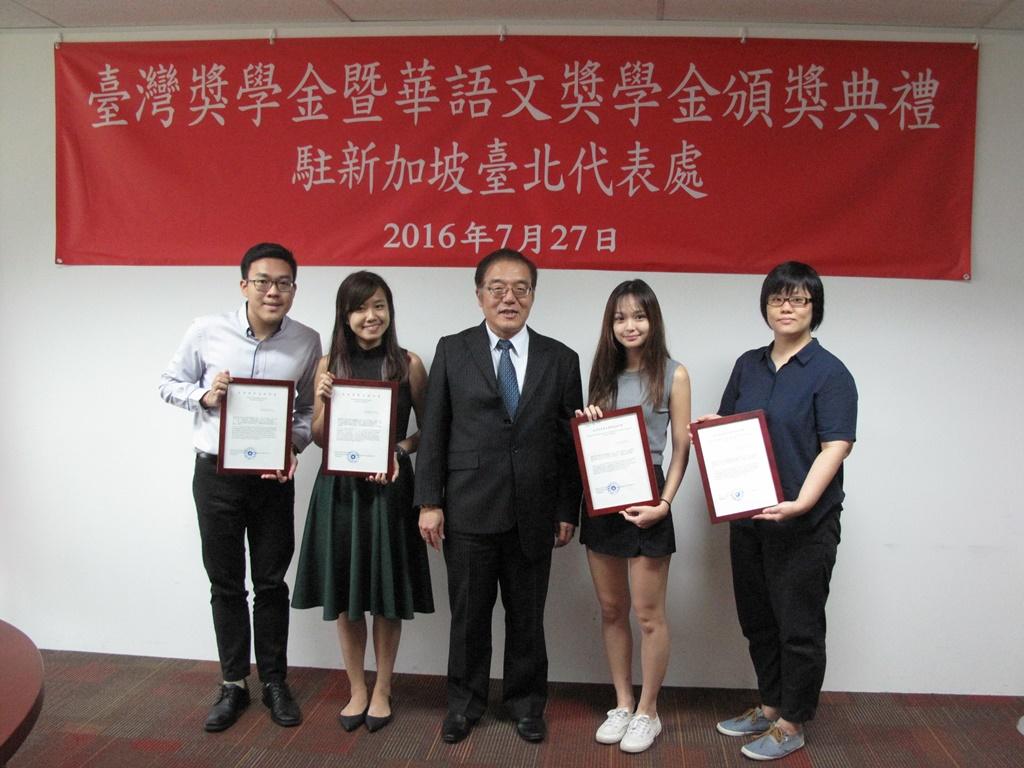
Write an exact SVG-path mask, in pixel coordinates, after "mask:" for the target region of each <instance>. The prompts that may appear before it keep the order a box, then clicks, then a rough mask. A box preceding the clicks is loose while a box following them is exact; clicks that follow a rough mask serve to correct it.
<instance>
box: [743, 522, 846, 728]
mask: <svg viewBox="0 0 1024 768" xmlns="http://www.w3.org/2000/svg"><path fill="white" fill-rule="evenodd" d="M838 546H839V512H838V510H836V511H833V512H830V513H828V514H827V515H825V517H824V518H823V519H822V520H821V521H820V522H819V523H818V525H817V526H815V527H813V528H806V529H805V528H799V527H791V528H786V527H782V526H778V525H776V524H775V523H770V522H766V523H760V524H756V525H753V526H750V525H736V524H734V525H732V526H730V535H729V549H730V553H731V555H732V581H733V590H734V592H735V595H736V611H737V613H738V614H739V620H740V627H741V628H742V629H743V635H744V637H746V638H747V641H748V642H749V644H750V658H751V661H753V662H754V671H755V672H756V673H757V687H758V690H759V691H760V694H761V703H762V704H766V705H768V706H769V707H775V708H778V709H779V710H780V711H781V712H782V717H784V718H785V719H786V720H789V721H790V722H793V723H803V722H806V721H808V720H811V719H813V718H814V712H815V709H816V708H817V706H818V695H819V694H820V693H821V684H822V681H823V680H824V679H825V602H826V600H828V590H829V581H830V579H831V578H832V567H833V566H834V565H835V562H836V549H837V547H838Z"/></svg>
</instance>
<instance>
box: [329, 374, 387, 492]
mask: <svg viewBox="0 0 1024 768" xmlns="http://www.w3.org/2000/svg"><path fill="white" fill-rule="evenodd" d="M338 387H348V388H352V389H386V390H389V391H390V393H391V403H390V407H389V414H390V415H389V417H388V445H387V452H388V459H387V470H386V471H387V475H388V477H389V478H390V477H392V476H393V475H394V474H395V445H396V443H397V442H398V441H397V439H396V436H395V426H396V424H395V422H396V421H397V419H398V382H397V381H379V380H375V379H339V378H335V379H334V384H333V385H332V388H331V394H332V397H331V399H330V400H328V401H327V402H326V403H324V444H323V459H322V460H321V462H320V471H321V472H323V474H325V475H347V476H350V477H373V476H374V475H375V474H377V473H376V472H368V471H366V470H360V469H342V468H339V467H337V466H335V467H332V466H330V465H331V425H332V421H331V407H332V404H333V400H334V397H333V394H334V390H335V389H336V388H338ZM349 456H350V461H351V463H352V464H353V465H356V464H358V461H359V458H360V457H359V453H358V452H357V451H354V450H353V451H352V453H351V454H349Z"/></svg>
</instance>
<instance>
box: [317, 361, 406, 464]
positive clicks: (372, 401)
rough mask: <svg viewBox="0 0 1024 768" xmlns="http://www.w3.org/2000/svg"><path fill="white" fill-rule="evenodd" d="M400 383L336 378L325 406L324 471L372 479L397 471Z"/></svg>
mask: <svg viewBox="0 0 1024 768" xmlns="http://www.w3.org/2000/svg"><path fill="white" fill-rule="evenodd" d="M397 414H398V382H397V381H362V380H360V379H335V380H334V386H333V387H332V388H331V399H330V400H328V401H327V404H326V405H325V406H324V425H325V429H326V431H327V436H326V439H325V441H324V455H323V464H322V467H321V469H322V471H323V473H324V474H326V475H356V476H360V477H369V476H370V475H376V474H378V473H380V472H384V473H386V474H387V475H388V476H390V475H391V474H392V473H393V472H394V471H395V421H396V419H397Z"/></svg>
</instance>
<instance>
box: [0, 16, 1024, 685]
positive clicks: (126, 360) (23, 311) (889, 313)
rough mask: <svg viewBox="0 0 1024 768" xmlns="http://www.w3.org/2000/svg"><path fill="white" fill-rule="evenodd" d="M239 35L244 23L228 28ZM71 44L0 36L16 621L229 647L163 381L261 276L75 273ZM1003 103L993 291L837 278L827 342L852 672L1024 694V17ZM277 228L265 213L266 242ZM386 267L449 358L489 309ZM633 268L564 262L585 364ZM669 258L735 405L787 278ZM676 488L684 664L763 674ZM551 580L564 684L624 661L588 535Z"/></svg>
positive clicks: (838, 646)
mask: <svg viewBox="0 0 1024 768" xmlns="http://www.w3.org/2000/svg"><path fill="white" fill-rule="evenodd" d="M672 29H673V30H675V32H677V33H686V32H687V30H686V29H685V28H672ZM388 31H389V30H386V29H384V30H378V31H377V33H378V34H381V33H387V32H388ZM390 31H391V32H394V31H395V30H394V29H392V30H390ZM549 31H550V30H549ZM571 31H572V30H569V29H567V30H566V32H571ZM594 31H598V32H600V31H604V32H609V33H612V34H623V33H629V34H636V33H637V30H635V29H630V30H625V29H624V28H623V29H618V28H607V29H602V30H594ZM656 31H657V32H658V33H659V34H665V33H666V27H658V28H657V30H656ZM640 32H643V30H640ZM650 32H651V33H654V32H655V30H654V29H653V28H652V29H651V30H650ZM690 32H697V33H707V30H706V29H691V30H690ZM320 33H323V30H320ZM724 33H726V34H731V31H725V32H724ZM754 33H755V30H751V34H754ZM161 34H163V36H164V37H173V36H174V33H170V34H168V33H161ZM229 34H230V35H231V36H238V34H239V31H238V30H235V31H231V32H229V33H226V32H225V31H223V30H207V31H206V35H207V36H214V37H216V36H228V35H229ZM772 34H774V35H776V36H786V35H791V36H793V35H799V36H811V37H814V36H835V35H838V34H840V33H839V32H835V33H833V32H830V31H828V30H814V29H808V28H800V29H797V28H793V29H775V30H772ZM841 34H843V35H845V36H849V37H860V38H879V37H886V38H888V39H915V37H914V36H913V33H910V32H900V33H893V32H892V31H872V30H850V29H846V30H843V31H842V32H841ZM102 36H103V38H104V39H113V38H118V37H120V38H121V39H126V38H128V37H136V38H137V37H141V36H142V35H140V34H139V33H137V32H136V33H132V34H131V35H128V34H122V33H119V32H110V33H102ZM100 37H101V34H99V33H95V32H90V33H89V34H88V35H86V34H85V33H83V34H81V35H77V36H75V39H86V40H89V39H100ZM916 39H924V38H923V36H918V37H917V38H916ZM929 39H950V40H954V39H957V38H956V36H951V35H946V36H945V37H943V36H937V35H932V36H930V38H929ZM959 39H960V40H963V39H964V38H963V36H961V37H960V38H959ZM53 41H54V36H53V35H52V33H45V34H44V33H36V32H25V33H2V34H0V105H2V106H0V354H2V359H3V375H2V384H0V387H2V388H0V393H2V397H0V417H2V421H0V423H2V424H3V426H4V440H3V441H2V446H0V479H2V483H0V509H2V512H0V617H2V618H3V619H6V620H8V621H11V622H13V623H14V624H16V625H18V626H20V627H22V628H23V629H24V630H25V631H26V632H28V634H29V635H30V636H32V637H33V638H34V640H35V641H36V643H37V644H39V645H40V646H41V647H45V648H55V649H76V650H86V651H102V652H113V653H129V654H144V655H157V656H174V657H191V658H213V657H214V656H215V645H214V639H213V632H212V627H211V622H210V618H209V608H208V585H207V582H206V577H205V574H204V572H203V569H202V565H201V563H200V556H199V540H198V533H197V530H196V523H195V512H194V507H193V504H192V499H191V493H190V479H191V452H190V450H189V445H190V441H189V435H190V426H189V421H190V420H189V417H188V416H187V415H186V414H185V413H184V412H182V411H179V410H176V409H173V408H171V407H169V406H167V405H164V404H163V403H162V402H161V401H160V400H159V398H158V397H157V393H156V383H157V379H158V376H159V374H160V371H161V370H162V369H163V367H164V365H165V364H166V362H167V360H168V359H169V357H170V354H171V352H172V351H173V349H174V348H175V346H176V345H177V343H178V341H179V339H180V336H181V334H182V333H183V332H184V330H185V327H186V325H187V324H188V322H189V320H190V319H191V318H192V317H194V316H196V315H199V314H203V313H207V312H211V311H219V310H222V309H226V308H231V307H233V306H235V304H236V302H237V301H238V299H239V297H238V290H237V288H236V285H237V280H238V276H237V271H236V269H235V268H185V267H163V268H141V267H128V268H114V267H79V268H58V267H56V266H54V263H53V258H54V191H53V189H54V181H53V179H54V127H53V121H54V115H53V64H52V61H53V58H52V44H53ZM978 101H979V113H978V136H977V174H976V181H975V216H974V245H975V250H974V254H975V255H974V268H973V273H974V280H973V282H971V283H969V284H958V283H948V282H934V281H908V280H882V279H854V278H829V279H827V280H826V289H827V294H828V311H827V315H826V321H825V323H824V325H823V326H822V328H821V329H820V332H819V334H818V335H819V338H821V340H822V341H823V343H824V344H825V345H826V346H828V347H829V348H830V349H832V350H833V351H835V352H836V353H837V354H839V356H840V357H841V358H842V359H843V360H844V361H845V362H846V363H847V365H848V366H849V368H850V369H851V370H852V371H853V373H854V375H855V376H856V379H857V383H858V386H859V389H860V397H861V400H860V429H859V438H860V439H859V441H858V444H857V447H856V450H855V451H854V452H853V455H852V457H851V458H850V459H849V461H848V462H847V474H846V488H847V492H848V504H847V509H846V511H845V512H844V514H843V543H842V546H841V547H840V552H839V561H838V565H837V567H836V571H835V574H834V578H833V592H832V600H831V602H830V604H829V620H830V625H831V626H830V628H829V641H830V648H829V656H830V666H829V671H828V676H827V678H826V681H825V684H826V688H828V689H842V690H887V691H920V692H954V693H986V694H1012V695H1021V694H1024V665H1022V664H1021V648H1024V621H1022V615H1021V608H1022V605H1024V600H1022V597H1024V586H1022V585H1024V557H1022V554H1024V547H1022V545H1024V522H1022V521H1024V504H1021V503H1020V501H1019V500H1018V496H1019V486H1018V482H1019V477H1020V474H1019V473H1020V472H1021V467H1022V466H1024V450H1022V448H1021V441H1020V439H1019V435H1020V433H1021V431H1022V430H1024V405H1022V403H1024V398H1022V396H1021V382H1022V381H1024V355H1022V352H1024V348H1022V346H1024V345H1022V342H1021V340H1020V339H1021V328H1022V327H1024V322H1022V321H1024V318H1022V317H1021V315H1022V309H1021V307H1022V305H1024V302H1022V300H1021V294H1022V291H1024V259H1022V257H1021V244H1022V243H1024V231H1022V223H1021V222H1022V220H1024V215H1022V214H1024V210H1022V205H1021V202H1022V200H1024V193H1022V189H1021V182H1020V180H1021V179H1022V178H1024V152H1022V151H1021V146H1020V135H1021V134H1020V131H1021V126H1022V125H1024V36H1022V35H1019V34H991V35H982V37H981V73H980V83H979V100H978ZM126 170H127V169H126ZM125 182H126V183H131V177H130V174H129V175H126V178H125ZM935 183H937V184H941V183H943V180H942V179H936V180H935ZM271 235H272V233H264V232H261V231H260V230H259V227H258V225H257V224H256V223H254V227H253V241H254V242H255V241H257V240H260V239H264V237H269V236H271ZM299 258H300V262H301V254H299ZM348 269H349V268H340V267H339V268H326V267H325V268H306V269H300V272H299V282H300V285H301V289H300V291H299V293H298V296H297V298H296V303H295V307H294V311H293V315H294V316H295V317H296V318H297V319H299V320H301V321H303V322H305V323H307V324H309V325H312V326H313V327H315V328H317V329H319V330H320V331H321V333H322V334H323V335H324V336H327V335H328V334H329V333H330V328H331V323H332V319H333V318H332V304H333V294H334V291H335V289H336V287H337V284H338V282H339V281H340V280H341V278H342V277H343V275H344V274H346V273H347V271H348ZM380 271H381V272H382V273H383V274H384V276H385V278H386V279H387V280H388V281H389V282H390V283H391V285H392V287H393V288H394V292H395V295H396V301H397V306H398V318H397V320H398V328H399V331H400V334H401V339H402V342H403V344H404V345H406V346H408V347H409V348H411V349H413V350H415V351H417V352H419V353H420V354H422V355H423V356H424V358H425V359H426V361H427V363H428V364H429V362H430V358H431V356H432V354H433V349H434V345H435V343H436V340H437V337H438V336H439V335H440V334H442V333H448V332H452V331H455V330H458V329H461V328H463V327H465V326H467V325H471V324H474V323H476V322H478V321H479V313H478V309H477V308H476V304H475V301H474V298H473V295H472V279H471V273H470V271H469V270H465V269H382V270H380ZM631 274H633V273H611V272H573V271H545V272H543V273H542V274H541V279H540V286H539V291H538V296H537V302H536V306H535V309H534V313H533V315H532V317H531V321H532V322H531V325H533V326H534V327H535V328H537V329H538V330H540V331H542V332H548V333H554V334H556V335H557V336H559V337H560V338H561V339H562V340H564V341H565V342H567V343H568V344H569V345H570V346H572V347H574V348H575V349H577V350H578V351H579V352H580V354H581V358H582V359H583V361H584V367H585V370H584V378H585V377H586V375H587V370H586V369H587V368H588V367H589V358H590V356H591V354H592V351H593V344H594V341H595V337H596V332H597V328H598V323H599V316H600V311H601V308H602V306H603V303H604V299H605V297H606V296H607V293H608V291H609V290H610V289H611V288H612V286H614V285H615V284H616V283H617V282H619V281H620V280H622V279H625V277H626V276H628V275H631ZM645 277H646V278H647V279H648V280H649V281H650V282H651V283H652V284H653V285H654V287H655V289H656V290H657V292H658V294H659V296H660V297H661V301H662V304H663V307H664V310H665V314H666V317H667V321H668V327H669V331H670V346H671V349H672V351H673V353H674V354H675V356H676V357H678V358H679V359H681V360H682V361H683V362H685V363H686V364H687V365H688V367H689V369H690V372H691V376H692V379H693V402H694V409H695V411H696V412H697V413H701V412H706V411H710V410H713V409H714V407H715V406H716V405H717V402H718V398H719V396H720V394H721V389H722V387H723V386H724V384H725V380H726V378H727V376H728V373H729V370H730V368H731V365H732V362H733V360H734V359H735V357H736V356H737V355H738V354H739V353H740V352H742V351H743V350H745V349H747V348H749V347H752V346H757V345H760V344H763V343H765V342H766V341H767V340H768V333H767V329H766V328H765V327H764V326H763V324H762V322H761V318H760V316H759V313H758V310H757V295H758V290H759V285H760V278H759V277H757V276H722V275H689V274H650V275H646V276H645ZM318 458H319V455H318V453H317V451H316V449H315V447H314V448H313V449H312V450H311V452H310V453H309V454H307V455H306V456H304V461H303V463H302V466H301V469H300V472H299V479H298V484H297V497H298V499H299V501H298V504H297V508H298V510H297V515H296V518H297V519H296V528H297V530H298V532H299V535H301V528H302V525H303V522H304V511H305V502H306V499H308V496H309V492H310V488H311V486H312V480H313V477H314V473H315V464H316V463H317V462H318ZM675 507H676V509H675V515H676V530H677V538H678V546H679V551H678V553H677V554H676V556H675V557H674V559H673V563H672V572H671V584H670V587H669V603H670V614H671V616H670V618H671V623H672V628H673V658H672V664H671V668H670V670H669V677H668V682H669V683H670V684H674V685H709V686H727V687H731V686H751V685H753V674H752V672H751V670H750V664H749V661H748V659H747V657H746V652H745V647H744V642H743V641H742V638H741V636H740V632H739V628H738V626H737V623H736V619H735V615H734V608H733V599H732V592H731V586H730V582H729V569H728V564H727V558H728V552H727V531H726V529H725V527H724V526H716V527H711V526H709V524H708V522H707V516H706V512H705V509H704V506H703V501H702V498H701V496H700V492H699V482H698V478H697V475H696V472H695V471H692V470H691V472H690V474H689V476H688V477H687V479H686V481H685V483H684V487H683V489H682V492H681V493H680V495H679V497H678V500H677V503H676V505H675ZM432 568H433V575H434V593H435V596H436V599H437V603H438V607H439V610H438V612H437V613H436V614H434V615H433V616H428V617H423V618H418V619H417V620H416V621H414V622H413V623H411V624H409V625H408V626H407V627H406V631H405V634H404V638H403V645H402V651H401V655H400V659H399V669H400V670H401V671H406V672H422V673H432V674H441V673H443V671H444V669H445V658H446V647H447V635H446V632H447V625H448V613H447V607H446V603H447V601H446V597H445V594H446V593H445V589H446V583H445V577H444V572H443V571H444V569H443V566H442V563H441V562H440V559H439V558H438V557H437V556H433V557H432ZM552 584H553V589H552V591H551V597H550V600H549V604H548V627H549V645H550V651H551V653H550V655H551V675H552V677H553V678H554V679H557V680H583V681H604V680H606V679H607V674H606V671H605V665H604V660H603V651H602V649H601V640H600V632H599V623H598V614H597V609H596V606H595V602H594V597H593V592H592V588H591V585H590V580H589V576H588V573H587V569H586V565H585V559H584V555H583V550H582V549H581V548H580V546H579V545H578V544H574V545H573V546H571V547H569V548H568V549H567V550H561V551H559V552H557V553H556V556H555V564H554V572H553V576H552ZM499 614H500V611H499ZM500 638H501V632H500V627H499V628H498V631H497V634H496V639H498V640H499V641H500ZM290 658H291V662H292V663H293V664H295V665H315V666H338V665H339V660H338V652H337V648H336V646H335V639H334V632H333V628H332V627H331V626H330V625H328V624H325V623H324V622H322V621H321V620H320V618H319V615H318V613H317V611H315V610H312V611H304V612H294V613H293V625H292V635H291V657H290ZM498 658H500V654H498ZM496 671H497V670H496Z"/></svg>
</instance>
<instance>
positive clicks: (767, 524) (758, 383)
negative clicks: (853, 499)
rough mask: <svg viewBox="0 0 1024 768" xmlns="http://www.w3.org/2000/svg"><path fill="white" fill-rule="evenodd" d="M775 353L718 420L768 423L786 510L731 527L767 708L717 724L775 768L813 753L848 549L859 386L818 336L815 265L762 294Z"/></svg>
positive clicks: (820, 311) (782, 268) (789, 265)
mask: <svg viewBox="0 0 1024 768" xmlns="http://www.w3.org/2000/svg"><path fill="white" fill-rule="evenodd" d="M761 315H762V316H763V317H764V319H765V322H767V323H768V327H769V328H771V329H772V332H773V333H774V340H773V341H772V343H771V344H770V345H769V346H767V347H762V348H760V349H753V350H750V351H749V352H746V353H744V354H743V355H742V356H741V357H740V358H739V360H737V361H736V365H735V367H734V368H733V371H732V376H730V377H729V383H728V384H727V385H726V387H725V393H724V394H723V395H722V403H721V406H720V407H719V409H718V414H713V415H711V416H704V417H702V418H701V419H699V421H705V420H706V419H710V418H717V416H728V415H731V414H734V413H743V412H745V411H752V410H755V409H758V408H762V409H764V411H765V413H766V414H767V420H768V431H769V433H770V434H771V439H772V447H773V448H774V451H775V459H776V464H777V466H778V470H779V479H780V480H781V482H782V490H783V498H784V499H786V500H785V501H783V502H782V503H781V504H777V505H775V506H774V507H768V508H766V509H765V510H764V511H762V512H761V514H759V515H756V516H754V517H753V518H751V519H749V520H739V521H733V522H731V523H730V535H729V549H730V554H731V557H732V576H733V590H734V592H735V595H736V611H737V613H738V615H739V621H740V626H741V628H742V629H743V634H744V636H745V637H746V638H747V640H748V642H749V644H750V658H751V660H752V661H753V663H754V670H755V671H756V673H757V685H758V690H759V693H760V696H761V703H760V705H758V706H755V707H753V708H752V709H749V710H747V711H746V712H744V713H743V714H742V715H739V716H738V717H734V718H731V719H729V720H723V721H722V722H720V723H718V730H719V731H720V732H721V733H724V734H727V735H729V736H757V737H758V738H757V739H756V740H754V741H752V742H750V743H749V744H746V745H745V746H744V747H743V748H742V752H743V753H744V754H745V755H746V756H747V757H751V758H754V759H757V760H772V759H775V758H779V757H785V756H786V755H788V754H790V753H791V752H794V751H795V750H797V749H800V748H801V747H802V746H803V745H804V733H803V724H804V723H805V722H807V721H808V720H811V719H812V718H813V717H814V711H815V708H816V707H817V704H818V694H819V693H820V692H821V684H822V680H823V679H824V677H825V601H826V600H827V599H828V590H829V579H830V578H831V576H832V566H833V565H834V564H835V559H836V548H837V547H838V545H839V513H840V511H841V510H842V502H843V497H844V494H843V459H845V458H846V457H847V456H848V455H849V454H850V451H851V449H852V448H853V442H854V440H855V439H856V427H857V387H856V385H855V384H854V381H853V377H852V376H851V375H850V372H849V371H848V370H846V366H844V365H843V363H842V362H841V361H840V360H839V358H837V357H836V356H835V355H833V354H832V353H830V352H828V351H827V350H825V348H824V347H822V346H821V345H820V344H819V343H818V341H817V339H815V338H813V337H812V336H811V332H812V331H814V330H815V329H816V328H817V327H818V326H819V325H820V324H821V321H822V318H823V317H824V315H825V291H824V288H823V287H822V284H821V279H820V278H819V277H818V273H817V272H815V271H814V269H813V268H811V267H810V266H808V265H807V264H801V263H800V262H796V261H788V262H786V263H784V264H780V265H779V266H777V267H775V269H773V270H772V271H771V272H769V273H768V276H767V277H766V278H765V280H764V284H763V285H762V287H761Z"/></svg>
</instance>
